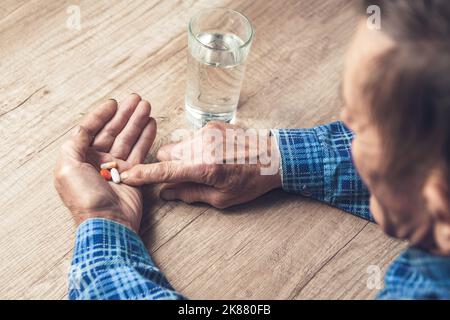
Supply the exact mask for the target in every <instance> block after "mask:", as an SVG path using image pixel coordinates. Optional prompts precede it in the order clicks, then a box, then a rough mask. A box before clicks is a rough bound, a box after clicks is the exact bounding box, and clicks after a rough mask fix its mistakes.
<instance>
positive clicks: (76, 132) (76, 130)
mask: <svg viewBox="0 0 450 320" xmlns="http://www.w3.org/2000/svg"><path fill="white" fill-rule="evenodd" d="M80 131H81V128H80V126H76V127H75V128H74V129H73V131H72V137H75V136H76V135H77V134H79V133H80Z"/></svg>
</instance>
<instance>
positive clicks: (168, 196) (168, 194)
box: [160, 189, 175, 200]
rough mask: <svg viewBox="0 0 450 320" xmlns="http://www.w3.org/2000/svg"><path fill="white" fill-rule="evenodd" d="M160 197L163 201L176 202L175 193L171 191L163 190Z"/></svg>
mask: <svg viewBox="0 0 450 320" xmlns="http://www.w3.org/2000/svg"><path fill="white" fill-rule="evenodd" d="M160 196H161V198H162V199H163V200H175V191H174V190H171V189H167V190H163V191H161V195H160Z"/></svg>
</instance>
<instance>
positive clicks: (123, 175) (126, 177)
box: [120, 172, 129, 180]
mask: <svg viewBox="0 0 450 320" xmlns="http://www.w3.org/2000/svg"><path fill="white" fill-rule="evenodd" d="M128 177H129V175H128V172H122V173H121V174H120V179H121V180H126V179H128Z"/></svg>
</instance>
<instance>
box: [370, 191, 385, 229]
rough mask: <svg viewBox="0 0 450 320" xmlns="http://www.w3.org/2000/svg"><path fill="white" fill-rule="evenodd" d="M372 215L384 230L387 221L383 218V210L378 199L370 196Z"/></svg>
mask: <svg viewBox="0 0 450 320" xmlns="http://www.w3.org/2000/svg"><path fill="white" fill-rule="evenodd" d="M369 208H370V213H372V216H373V218H374V219H375V222H376V223H378V224H379V225H380V226H381V227H382V228H383V229H384V225H385V219H384V216H383V211H382V210H381V206H380V205H379V203H378V201H377V199H376V198H375V197H374V196H373V195H371V196H370V206H369Z"/></svg>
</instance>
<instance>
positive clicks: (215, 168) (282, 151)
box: [55, 0, 450, 299]
mask: <svg viewBox="0 0 450 320" xmlns="http://www.w3.org/2000/svg"><path fill="white" fill-rule="evenodd" d="M369 4H377V5H379V6H380V7H381V8H382V12H384V17H383V26H384V27H383V28H384V29H383V31H382V32H370V31H369V30H368V29H367V28H366V26H365V23H364V22H361V24H360V26H359V29H358V31H357V33H356V36H355V40H354V42H353V45H352V47H351V49H350V52H349V54H348V61H347V67H346V72H345V76H344V86H343V96H344V99H345V102H346V104H345V107H344V108H343V112H342V119H343V121H344V123H345V125H344V123H343V122H335V123H331V124H329V125H325V126H320V127H316V128H312V129H291V130H272V131H271V134H267V135H265V136H258V140H261V139H262V140H263V142H264V143H259V142H260V141H258V144H257V146H255V145H252V144H250V142H248V141H246V140H245V139H244V140H242V139H237V138H238V137H239V135H240V134H241V133H239V131H236V130H235V127H234V126H232V125H229V124H222V123H212V124H210V125H208V126H206V127H205V128H203V129H202V130H201V131H200V133H199V134H197V135H196V136H195V137H193V138H192V139H188V140H186V141H183V142H181V143H179V144H175V145H168V146H165V147H163V148H161V149H160V150H159V152H158V159H159V160H160V162H159V163H154V164H143V161H144V158H145V156H146V154H147V153H148V151H149V148H150V146H151V145H152V143H153V140H154V138H155V135H156V123H155V121H154V120H153V119H152V118H149V117H148V115H149V113H150V104H149V103H148V102H146V101H143V100H141V98H140V97H139V96H138V95H131V96H130V97H128V98H127V99H126V100H125V101H124V102H122V103H121V104H120V105H119V106H118V105H117V103H116V102H115V101H114V100H110V101H108V102H106V103H104V104H102V105H101V106H100V107H98V108H97V109H95V110H94V111H93V112H92V113H90V114H89V115H88V116H87V117H86V118H85V119H84V121H83V122H82V123H81V126H79V127H78V128H77V129H76V130H75V132H74V134H73V136H72V138H71V139H70V140H69V141H68V142H67V143H65V144H64V146H63V148H62V152H61V156H60V159H59V162H58V164H57V168H56V171H55V184H56V188H57V190H58V192H59V194H60V195H61V198H62V200H63V201H64V203H65V204H66V205H67V207H68V208H69V210H70V211H71V212H72V214H73V216H74V218H75V221H76V222H77V223H78V224H79V226H78V230H77V238H76V245H75V252H74V256H73V263H72V266H73V268H72V272H71V280H72V281H71V284H72V286H71V288H70V292H69V297H70V298H72V299H181V298H183V297H182V296H181V295H180V294H178V293H177V292H176V291H175V290H174V289H173V288H172V287H171V286H170V284H169V283H168V282H167V280H166V279H165V277H164V276H163V274H162V273H161V272H160V270H158V268H157V267H156V266H155V265H154V263H153V262H152V260H151V258H150V256H149V254H148V252H147V250H146V248H145V247H144V245H143V243H142V241H141V240H140V238H139V236H138V235H137V232H138V230H139V225H140V220H141V215H142V196H141V193H140V190H139V186H141V185H143V184H146V183H160V182H164V183H167V185H166V186H165V187H164V188H163V190H162V193H161V196H162V197H163V198H164V199H166V200H174V199H181V200H183V201H186V202H189V203H190V202H196V201H201V202H206V203H209V204H211V205H213V206H216V207H219V208H225V207H228V206H231V205H235V204H239V203H243V202H247V201H250V200H252V199H254V198H256V197H258V196H260V195H262V194H264V193H266V192H268V191H270V190H272V189H275V188H280V187H282V188H283V189H284V190H286V191H289V192H294V193H300V194H303V195H309V196H311V197H313V198H315V199H317V200H320V201H323V202H326V203H329V204H331V205H333V206H336V207H339V208H341V209H343V210H345V211H348V212H351V213H353V214H355V215H358V216H360V217H362V218H365V219H369V220H373V219H374V220H375V221H376V222H377V223H379V224H380V226H381V227H382V228H383V229H384V230H385V232H386V233H388V234H389V235H391V236H394V237H397V238H400V239H406V240H408V241H409V242H410V244H411V246H410V248H409V249H407V250H406V251H405V252H404V253H403V254H401V255H400V256H399V257H398V258H397V259H396V260H395V261H394V262H393V263H392V265H391V267H390V268H389V270H388V272H387V275H386V278H385V288H384V289H383V290H382V291H381V292H380V293H379V295H378V297H379V298H385V299H399V298H413V299H414V298H416V299H426V298H430V299H436V298H441V299H450V272H449V270H450V191H449V190H450V182H449V181H450V129H449V125H448V123H449V119H450V104H449V103H450V91H449V90H448V87H449V84H450V76H449V75H450V47H449V43H450V41H449V40H450V3H449V2H448V1H446V0H429V1H425V0H417V1H407V0H390V1H383V0H378V1H367V2H365V3H364V7H365V8H366V7H367V6H368V5H369ZM418 52H420V54H418ZM230 130H231V131H233V132H236V134H235V135H234V136H233V135H231V136H232V138H231V139H232V140H231V141H227V138H228V139H229V137H230V136H229V135H226V132H227V131H230ZM209 131H214V132H215V133H216V134H215V136H217V133H219V135H220V134H221V135H222V139H204V137H205V135H206V136H208V132H209ZM199 139H200V140H201V141H205V140H206V144H203V145H202V148H204V149H202V150H200V152H202V151H203V150H221V149H222V150H224V151H226V149H227V148H228V147H229V146H230V145H231V146H232V148H233V149H235V147H236V149H240V148H239V147H240V146H239V143H241V144H242V143H243V144H244V148H243V150H244V152H240V153H239V152H238V153H235V154H233V157H232V158H231V159H230V158H227V155H228V153H227V152H217V153H215V154H214V155H213V158H214V159H213V160H214V161H207V162H203V161H192V158H191V155H192V153H191V152H185V151H186V150H187V151H190V150H195V146H196V145H198V142H199V141H200V140H199ZM239 141H240V142H239ZM242 141H244V142H242ZM261 146H263V147H261ZM211 147H212V148H211ZM241 149H242V148H241ZM350 149H351V151H350ZM250 151H253V152H250ZM251 154H253V155H256V159H257V160H259V159H261V158H263V157H261V156H262V155H269V159H270V160H271V163H270V164H268V163H262V162H261V161H253V162H251V161H249V160H250V158H251ZM253 160H254V159H253ZM109 161H115V162H117V165H118V169H119V171H120V172H121V177H122V182H123V183H122V184H114V183H111V182H107V181H105V180H104V179H103V178H102V177H101V176H100V175H99V173H98V168H99V166H100V164H101V163H104V162H109ZM274 163H275V164H276V165H277V166H276V168H278V164H279V165H280V169H281V170H274V171H273V172H272V173H273V174H261V172H262V169H264V168H266V167H267V166H268V165H273V164H274ZM359 174H360V175H361V177H362V179H363V180H364V182H365V184H364V183H363V182H362V180H361V178H360V176H359ZM365 185H367V188H366V186H365Z"/></svg>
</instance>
